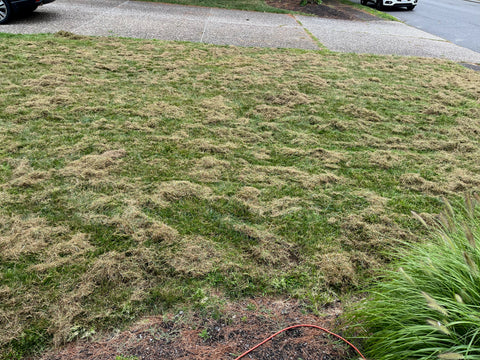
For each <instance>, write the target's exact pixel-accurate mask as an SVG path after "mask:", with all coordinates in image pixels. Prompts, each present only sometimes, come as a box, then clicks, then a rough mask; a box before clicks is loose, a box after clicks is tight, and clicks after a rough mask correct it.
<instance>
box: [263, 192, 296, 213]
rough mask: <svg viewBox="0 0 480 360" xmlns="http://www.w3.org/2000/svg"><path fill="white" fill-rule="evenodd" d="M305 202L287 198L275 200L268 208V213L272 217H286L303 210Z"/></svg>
mask: <svg viewBox="0 0 480 360" xmlns="http://www.w3.org/2000/svg"><path fill="white" fill-rule="evenodd" d="M303 204H304V200H303V199H302V198H298V197H290V196H285V197H282V198H280V199H274V200H273V201H272V202H271V203H270V204H269V205H268V206H267V207H266V208H267V210H266V213H267V214H268V215H269V216H271V217H274V218H275V217H279V216H285V215H288V214H291V213H294V212H298V211H301V210H302V209H303Z"/></svg>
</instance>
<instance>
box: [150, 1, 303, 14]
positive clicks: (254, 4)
mask: <svg viewBox="0 0 480 360" xmlns="http://www.w3.org/2000/svg"><path fill="white" fill-rule="evenodd" d="M147 1H152V2H162V3H169V4H180V5H194V6H205V7H216V8H221V9H236V10H249V11H261V12H270V13H290V12H291V11H287V10H283V9H279V8H276V7H273V6H269V5H267V4H266V3H265V1H264V0H227V1H225V0H147ZM298 1H299V2H300V0H298Z"/></svg>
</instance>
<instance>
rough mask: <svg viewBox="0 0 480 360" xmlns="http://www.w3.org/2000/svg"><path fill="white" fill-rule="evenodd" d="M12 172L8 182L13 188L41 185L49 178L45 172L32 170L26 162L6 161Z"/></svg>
mask: <svg viewBox="0 0 480 360" xmlns="http://www.w3.org/2000/svg"><path fill="white" fill-rule="evenodd" d="M8 162H9V163H10V164H11V165H12V166H14V170H13V172H12V179H11V180H10V181H9V182H8V184H9V185H10V186H13V187H29V186H33V185H36V184H38V183H41V182H42V181H44V180H47V179H49V178H50V173H48V172H46V171H39V170H34V169H33V168H32V167H31V166H30V163H29V162H28V161H27V160H19V161H17V160H13V159H11V160H10V161H8Z"/></svg>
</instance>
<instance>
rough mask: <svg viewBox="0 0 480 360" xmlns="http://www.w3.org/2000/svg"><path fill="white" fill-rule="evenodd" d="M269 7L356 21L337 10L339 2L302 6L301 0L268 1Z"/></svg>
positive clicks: (328, 1)
mask: <svg viewBox="0 0 480 360" xmlns="http://www.w3.org/2000/svg"><path fill="white" fill-rule="evenodd" d="M265 2H266V3H267V4H268V5H270V6H273V7H276V8H279V9H285V10H291V11H299V12H303V13H306V14H313V15H316V16H319V17H324V18H330V19H342V20H355V17H354V16H352V15H351V14H349V13H348V12H345V11H342V10H341V9H338V8H336V5H337V4H338V2H336V1H332V0H324V1H323V2H322V4H315V3H308V4H307V5H304V6H302V5H300V2H301V1H300V0H266V1H265Z"/></svg>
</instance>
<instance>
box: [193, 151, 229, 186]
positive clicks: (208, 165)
mask: <svg viewBox="0 0 480 360" xmlns="http://www.w3.org/2000/svg"><path fill="white" fill-rule="evenodd" d="M228 168H230V162H228V161H226V160H220V159H218V158H216V157H214V156H204V157H202V158H201V159H198V160H194V161H193V170H192V171H191V172H190V176H192V177H193V178H195V180H197V181H199V182H217V181H219V180H220V179H221V177H222V174H223V172H224V171H225V170H226V169H228Z"/></svg>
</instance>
